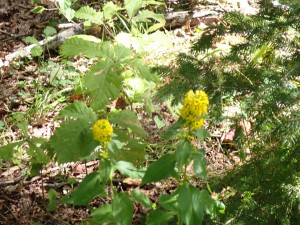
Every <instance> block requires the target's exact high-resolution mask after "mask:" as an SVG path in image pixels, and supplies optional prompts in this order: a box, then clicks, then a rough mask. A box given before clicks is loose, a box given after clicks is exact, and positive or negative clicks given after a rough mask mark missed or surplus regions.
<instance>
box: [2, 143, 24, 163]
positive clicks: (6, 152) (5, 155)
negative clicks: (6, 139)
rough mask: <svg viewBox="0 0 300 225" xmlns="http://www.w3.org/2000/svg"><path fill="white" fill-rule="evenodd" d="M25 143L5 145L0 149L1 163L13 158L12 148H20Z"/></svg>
mask: <svg viewBox="0 0 300 225" xmlns="http://www.w3.org/2000/svg"><path fill="white" fill-rule="evenodd" d="M24 142H25V141H19V142H14V143H9V144H7V145H4V146H1V147H0V159H1V160H3V161H10V160H11V159H12V158H13V156H14V148H15V147H16V146H20V145H22V144H23V143H24Z"/></svg>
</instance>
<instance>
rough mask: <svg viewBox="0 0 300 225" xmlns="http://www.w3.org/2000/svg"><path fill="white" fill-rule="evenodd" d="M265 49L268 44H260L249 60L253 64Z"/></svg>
mask: <svg viewBox="0 0 300 225" xmlns="http://www.w3.org/2000/svg"><path fill="white" fill-rule="evenodd" d="M267 49H268V46H267V45H265V44H264V45H262V46H261V47H260V48H259V49H258V50H257V51H256V52H255V53H254V55H253V57H252V60H251V62H252V63H254V64H255V63H256V62H257V60H258V59H259V58H261V57H262V56H263V54H264V53H265V52H266V51H267Z"/></svg>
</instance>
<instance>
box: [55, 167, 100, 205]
mask: <svg viewBox="0 0 300 225" xmlns="http://www.w3.org/2000/svg"><path fill="white" fill-rule="evenodd" d="M101 193H102V190H101V188H100V174H99V173H98V172H92V173H90V174H88V175H87V176H86V177H85V178H84V179H83V180H82V182H81V183H80V184H79V185H78V187H77V188H76V189H75V190H74V191H73V192H72V193H71V194H70V196H66V197H64V198H63V199H62V202H61V203H62V204H64V203H71V204H74V205H86V204H88V203H89V202H90V201H92V200H93V198H95V197H96V196H97V195H100V194H101Z"/></svg>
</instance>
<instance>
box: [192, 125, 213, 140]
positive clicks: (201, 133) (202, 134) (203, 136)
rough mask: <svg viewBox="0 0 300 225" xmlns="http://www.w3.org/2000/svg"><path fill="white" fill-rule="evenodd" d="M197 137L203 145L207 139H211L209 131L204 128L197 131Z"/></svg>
mask: <svg viewBox="0 0 300 225" xmlns="http://www.w3.org/2000/svg"><path fill="white" fill-rule="evenodd" d="M195 135H196V137H197V138H198V140H199V141H200V142H201V143H204V141H205V139H206V138H208V137H210V134H209V132H208V130H206V129H205V128H204V127H201V128H200V129H198V130H196V132H195Z"/></svg>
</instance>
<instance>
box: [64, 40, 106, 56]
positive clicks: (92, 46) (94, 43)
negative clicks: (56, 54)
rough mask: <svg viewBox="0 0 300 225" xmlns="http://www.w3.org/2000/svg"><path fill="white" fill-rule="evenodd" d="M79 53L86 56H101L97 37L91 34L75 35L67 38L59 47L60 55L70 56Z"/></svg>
mask: <svg viewBox="0 0 300 225" xmlns="http://www.w3.org/2000/svg"><path fill="white" fill-rule="evenodd" d="M80 54H82V55H84V56H86V57H88V58H94V57H102V56H103V54H102V53H101V44H99V39H97V38H95V37H93V36H91V35H75V36H72V37H71V38H69V39H67V40H66V41H65V42H64V43H63V44H62V45H61V47H60V55H61V56H62V57H65V58H71V57H74V56H77V55H80Z"/></svg>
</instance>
